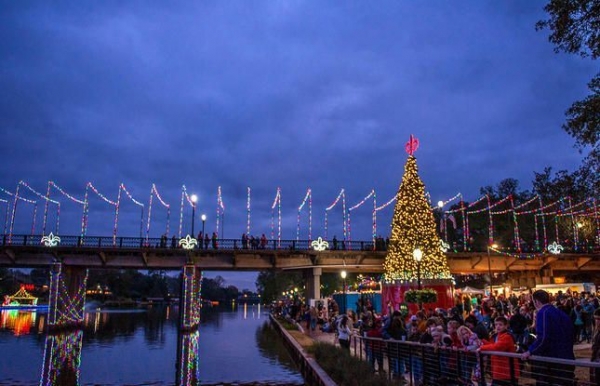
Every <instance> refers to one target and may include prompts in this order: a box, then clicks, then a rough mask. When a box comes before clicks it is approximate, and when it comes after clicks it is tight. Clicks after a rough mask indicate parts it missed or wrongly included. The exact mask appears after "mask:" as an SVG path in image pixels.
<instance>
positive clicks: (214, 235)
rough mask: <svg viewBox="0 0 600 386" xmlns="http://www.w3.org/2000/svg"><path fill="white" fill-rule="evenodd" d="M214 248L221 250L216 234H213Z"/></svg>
mask: <svg viewBox="0 0 600 386" xmlns="http://www.w3.org/2000/svg"><path fill="white" fill-rule="evenodd" d="M212 248H213V249H218V248H219V244H218V243H217V233H216V232H213V234H212Z"/></svg>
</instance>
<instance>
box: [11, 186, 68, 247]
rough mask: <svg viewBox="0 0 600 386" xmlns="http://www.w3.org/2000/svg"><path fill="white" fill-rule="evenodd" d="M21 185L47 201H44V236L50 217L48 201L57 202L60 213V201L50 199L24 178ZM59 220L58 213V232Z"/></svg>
mask: <svg viewBox="0 0 600 386" xmlns="http://www.w3.org/2000/svg"><path fill="white" fill-rule="evenodd" d="M19 185H21V186H24V187H25V188H27V189H28V190H29V191H30V192H32V193H33V194H35V195H36V196H38V197H40V198H41V199H43V200H45V201H46V202H45V203H44V219H43V223H42V236H43V235H45V234H46V222H47V219H48V203H53V204H55V205H56V206H57V213H58V209H59V208H60V202H58V201H56V200H52V199H50V197H47V196H44V195H43V194H42V193H40V192H38V191H37V190H35V189H33V188H32V187H31V186H30V185H29V184H28V183H26V182H25V181H23V180H21V181H19ZM58 221H59V216H58V214H57V216H56V222H57V223H56V229H55V231H56V232H58Z"/></svg>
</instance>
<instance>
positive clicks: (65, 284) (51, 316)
mask: <svg viewBox="0 0 600 386" xmlns="http://www.w3.org/2000/svg"><path fill="white" fill-rule="evenodd" d="M87 279H88V270H87V269H86V268H81V267H70V266H66V265H64V264H63V263H54V264H52V266H51V268H50V295H49V299H48V302H49V304H48V329H50V330H56V329H61V328H69V327H73V326H78V325H80V324H82V323H83V310H84V306H85V293H86V285H87Z"/></svg>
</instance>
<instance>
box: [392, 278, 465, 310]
mask: <svg viewBox="0 0 600 386" xmlns="http://www.w3.org/2000/svg"><path fill="white" fill-rule="evenodd" d="M421 288H423V289H425V288H430V289H432V290H434V291H435V292H437V302H435V303H425V304H423V310H425V311H429V309H436V308H443V309H444V310H446V311H447V310H448V309H449V308H452V307H454V297H453V294H454V286H453V285H452V283H451V282H450V280H448V281H445V280H436V281H435V282H432V283H428V282H427V281H424V282H423V283H422V285H421ZM411 289H412V290H414V289H417V288H416V285H414V284H412V283H410V284H409V283H402V284H384V285H383V286H382V288H381V300H382V304H383V305H384V307H383V314H384V315H385V314H386V313H387V312H388V307H387V305H388V304H391V305H392V306H393V309H394V310H398V309H399V306H400V304H402V303H405V301H404V293H405V292H406V291H408V290H411ZM418 309H419V305H418V304H411V303H408V310H409V312H410V314H414V313H415V312H417V311H418Z"/></svg>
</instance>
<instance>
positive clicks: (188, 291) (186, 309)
mask: <svg viewBox="0 0 600 386" xmlns="http://www.w3.org/2000/svg"><path fill="white" fill-rule="evenodd" d="M201 285H202V271H201V270H200V269H199V268H198V267H196V266H194V265H193V264H187V265H185V266H184V267H183V275H182V278H181V296H180V299H179V327H180V328H181V330H183V331H188V330H192V329H194V328H196V327H198V324H199V323H200V307H201V305H202V300H201V297H200V287H201Z"/></svg>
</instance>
